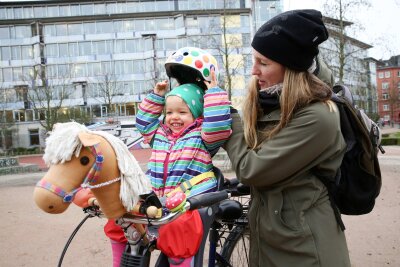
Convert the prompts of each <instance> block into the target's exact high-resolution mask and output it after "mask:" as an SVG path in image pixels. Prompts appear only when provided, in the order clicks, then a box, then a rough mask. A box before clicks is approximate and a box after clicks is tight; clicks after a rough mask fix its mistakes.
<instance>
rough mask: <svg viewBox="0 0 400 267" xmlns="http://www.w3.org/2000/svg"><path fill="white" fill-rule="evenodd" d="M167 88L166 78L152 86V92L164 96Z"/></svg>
mask: <svg viewBox="0 0 400 267" xmlns="http://www.w3.org/2000/svg"><path fill="white" fill-rule="evenodd" d="M167 88H168V80H164V81H161V82H158V83H157V84H156V86H155V87H154V93H155V94H157V95H159V96H165V94H166V92H167Z"/></svg>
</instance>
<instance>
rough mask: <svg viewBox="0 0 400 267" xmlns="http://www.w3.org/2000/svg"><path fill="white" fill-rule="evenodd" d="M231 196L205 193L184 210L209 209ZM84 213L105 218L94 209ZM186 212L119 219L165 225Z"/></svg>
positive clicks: (120, 219) (128, 221) (187, 204)
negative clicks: (155, 216) (154, 216)
mask: <svg viewBox="0 0 400 267" xmlns="http://www.w3.org/2000/svg"><path fill="white" fill-rule="evenodd" d="M230 196H231V194H230V193H228V192H227V191H218V192H211V193H204V194H201V195H197V196H194V197H191V198H189V199H187V202H186V203H185V205H184V207H183V210H184V211H187V210H195V209H200V208H202V207H208V206H211V205H213V204H216V203H218V202H220V201H222V200H224V199H228V198H229V197H230ZM84 211H85V212H86V213H88V214H90V215H92V216H97V217H104V214H103V213H102V212H101V211H100V210H99V209H98V208H93V207H88V208H86V209H84ZM183 213H184V212H182V211H176V212H170V213H168V214H167V215H165V216H162V217H161V218H148V217H145V216H143V215H135V214H131V213H126V214H124V215H123V216H122V217H121V218H119V219H118V221H119V223H120V222H121V223H136V224H151V225H164V224H167V223H170V222H172V221H174V220H176V219H177V218H178V217H180V216H181V215H182V214H183Z"/></svg>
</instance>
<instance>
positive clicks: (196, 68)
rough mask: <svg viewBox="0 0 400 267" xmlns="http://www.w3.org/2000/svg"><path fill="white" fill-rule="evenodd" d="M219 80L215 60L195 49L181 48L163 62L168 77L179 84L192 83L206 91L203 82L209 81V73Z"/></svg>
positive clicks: (202, 51) (207, 53) (204, 52)
mask: <svg viewBox="0 0 400 267" xmlns="http://www.w3.org/2000/svg"><path fill="white" fill-rule="evenodd" d="M211 68H214V71H215V75H216V77H217V79H219V68H218V63H217V60H216V59H215V57H214V56H213V55H211V54H210V53H209V52H207V51H205V50H203V49H200V48H196V47H183V48H181V49H178V50H177V51H175V52H174V53H172V54H171V55H170V56H169V57H168V58H167V61H166V62H165V70H166V72H167V75H168V77H170V78H175V79H176V80H177V81H178V83H179V84H185V83H194V84H197V85H199V86H200V87H201V88H203V89H206V87H205V85H204V83H203V81H204V80H206V81H211V71H210V69H211Z"/></svg>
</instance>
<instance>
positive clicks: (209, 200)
mask: <svg viewBox="0 0 400 267" xmlns="http://www.w3.org/2000/svg"><path fill="white" fill-rule="evenodd" d="M227 198H229V194H228V192H227V191H218V192H211V193H204V194H201V195H197V196H194V197H191V198H189V199H188V200H187V202H189V204H190V208H189V210H195V209H199V208H202V207H208V206H211V205H213V204H215V203H218V202H220V201H222V200H224V199H227Z"/></svg>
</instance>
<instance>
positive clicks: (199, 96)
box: [165, 83, 204, 119]
mask: <svg viewBox="0 0 400 267" xmlns="http://www.w3.org/2000/svg"><path fill="white" fill-rule="evenodd" d="M169 96H178V97H180V98H182V100H183V101H185V103H186V104H187V105H188V107H189V109H190V112H192V115H193V117H194V118H195V119H196V118H198V117H200V116H201V115H203V106H204V98H203V96H204V91H203V89H201V88H200V87H198V86H197V85H195V84H192V83H186V84H182V85H180V86H178V87H175V88H174V89H172V91H170V92H169V93H167V94H166V95H165V98H167V97H169Z"/></svg>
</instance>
